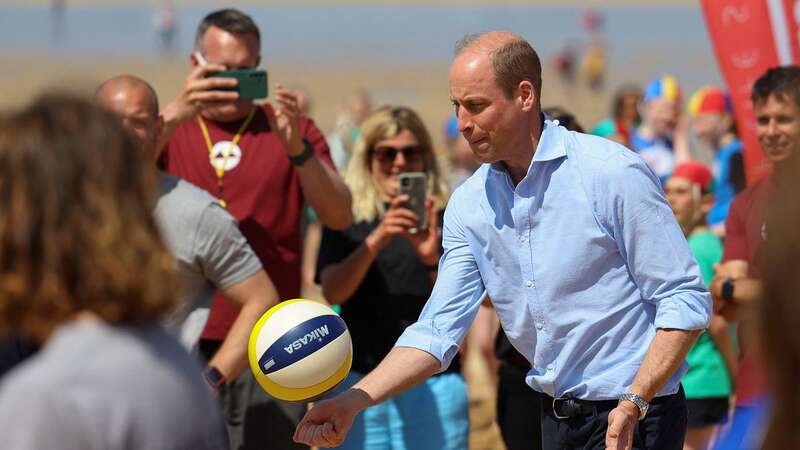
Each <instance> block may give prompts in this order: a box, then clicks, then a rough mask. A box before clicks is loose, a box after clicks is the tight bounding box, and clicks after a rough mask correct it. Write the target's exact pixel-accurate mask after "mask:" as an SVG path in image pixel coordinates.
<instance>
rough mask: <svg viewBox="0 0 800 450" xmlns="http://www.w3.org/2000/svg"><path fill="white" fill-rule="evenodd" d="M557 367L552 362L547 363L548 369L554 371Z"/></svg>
mask: <svg viewBox="0 0 800 450" xmlns="http://www.w3.org/2000/svg"><path fill="white" fill-rule="evenodd" d="M554 368H555V367H554V366H553V365H552V364H548V365H547V370H549V371H552V370H553V369H554Z"/></svg>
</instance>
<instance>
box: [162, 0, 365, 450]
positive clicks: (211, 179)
mask: <svg viewBox="0 0 800 450" xmlns="http://www.w3.org/2000/svg"><path fill="white" fill-rule="evenodd" d="M195 50H196V52H197V53H199V54H200V55H202V58H198V57H197V54H193V55H192V59H191V61H192V66H193V70H192V72H191V73H190V74H189V76H187V78H186V80H185V82H184V86H183V88H182V89H181V91H180V92H179V94H178V95H177V96H176V97H175V98H174V99H173V100H172V101H170V102H169V103H168V104H167V105H166V106H165V107H164V109H163V110H162V114H163V117H164V133H163V134H162V137H161V140H160V142H161V143H165V147H164V150H163V152H162V154H161V164H162V167H163V168H164V170H165V171H166V172H168V173H170V174H172V175H175V176H178V177H180V178H183V179H184V180H186V181H188V182H190V183H192V184H194V185H196V186H198V187H200V188H202V189H205V190H206V191H208V192H209V193H210V194H211V195H213V196H214V197H216V198H217V199H218V200H219V202H220V204H222V205H223V206H225V207H226V209H227V210H228V212H229V213H230V214H231V215H232V216H233V217H234V218H235V219H236V220H237V221H238V222H239V229H240V230H241V232H242V234H243V235H244V237H245V238H247V241H248V243H249V244H250V246H251V247H252V248H253V250H254V251H255V253H256V255H257V256H258V257H259V259H260V260H261V263H262V264H263V267H264V270H265V271H266V272H267V273H269V275H270V277H271V278H272V280H273V281H274V282H275V287H276V288H277V290H278V295H279V297H280V299H282V300H288V299H291V298H297V297H299V296H300V288H301V280H302V271H301V256H302V246H301V241H302V239H301V220H302V215H303V210H304V209H303V208H304V206H305V204H306V203H308V205H310V206H311V207H313V208H314V211H315V212H316V214H317V217H318V218H319V220H320V222H321V223H322V224H323V225H325V226H328V227H329V228H333V229H344V228H347V227H349V226H350V224H351V222H352V215H351V213H350V193H349V192H348V190H347V187H346V186H345V185H344V183H343V182H342V180H341V178H339V175H338V174H337V173H336V169H335V168H334V166H333V162H332V161H331V159H330V154H329V152H328V146H327V144H326V143H325V137H324V136H323V135H322V133H321V132H320V131H319V129H318V128H317V127H316V125H314V122H313V121H312V120H311V119H309V118H308V117H305V116H303V115H302V114H300V111H299V105H298V103H297V98H296V97H295V95H293V94H291V93H289V92H288V91H286V90H284V89H283V88H282V87H281V86H280V85H278V86H277V88H276V89H275V90H274V91H273V92H274V97H273V98H274V99H275V101H276V103H277V106H273V104H271V103H264V104H255V103H253V102H252V101H249V100H240V99H238V94H237V92H236V91H230V90H221V89H225V88H230V87H233V86H235V84H236V80H235V79H231V78H206V75H207V74H209V73H210V72H218V71H222V70H225V69H253V68H256V67H258V65H259V63H260V60H261V57H260V51H261V34H260V31H259V29H258V27H257V26H256V24H255V22H253V19H252V18H251V17H249V16H248V15H246V14H244V13H242V12H241V11H238V10H235V9H222V10H219V11H214V12H212V13H210V14H208V15H207V16H206V17H205V18H203V20H202V21H201V22H200V24H199V25H198V28H197V33H196V38H195ZM201 59H204V60H205V61H207V62H208V64H206V65H203V64H202V61H201ZM276 108H277V110H276ZM238 313H239V311H238V308H237V306H236V305H235V304H234V303H232V302H231V300H230V299H229V298H227V297H226V296H224V295H223V294H222V293H220V292H218V293H217V295H216V297H215V299H214V303H213V305H212V307H211V312H210V315H209V318H208V323H207V325H206V328H205V330H204V331H203V334H202V336H201V341H200V351H201V353H202V354H203V355H204V356H205V357H206V358H207V359H212V358H213V357H214V355H215V354H216V353H217V351H218V350H219V349H220V347H221V346H222V345H223V342H224V340H225V338H226V336H228V334H229V332H230V330H231V327H232V326H233V324H234V322H235V320H236V318H237V316H238ZM221 397H222V400H223V403H224V412H225V418H226V423H227V424H228V435H229V437H230V441H231V447H232V448H233V449H235V450H239V449H251V448H257V449H263V448H270V449H271V450H284V449H298V448H303V447H301V446H299V445H298V444H295V443H293V442H292V439H291V436H292V431H293V428H294V424H295V423H296V421H298V420H299V419H300V417H301V416H302V414H303V412H305V409H306V407H305V405H304V404H302V403H289V402H282V401H278V400H276V399H273V398H272V397H270V396H268V395H267V394H266V392H264V390H263V389H261V387H260V386H259V385H258V384H257V383H256V381H255V378H254V377H253V375H252V373H250V371H247V372H245V373H244V374H243V376H241V377H239V378H238V379H237V380H235V381H233V382H231V383H229V384H228V385H227V386H226V388H225V389H224V390H222V392H221Z"/></svg>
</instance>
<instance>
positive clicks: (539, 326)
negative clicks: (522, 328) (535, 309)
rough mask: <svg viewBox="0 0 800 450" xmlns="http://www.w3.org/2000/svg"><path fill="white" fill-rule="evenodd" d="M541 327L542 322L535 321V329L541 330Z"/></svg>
mask: <svg viewBox="0 0 800 450" xmlns="http://www.w3.org/2000/svg"><path fill="white" fill-rule="evenodd" d="M542 328H544V324H543V323H542V322H536V329H537V330H541V329H542Z"/></svg>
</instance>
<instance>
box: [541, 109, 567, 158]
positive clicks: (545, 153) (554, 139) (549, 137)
mask: <svg viewBox="0 0 800 450" xmlns="http://www.w3.org/2000/svg"><path fill="white" fill-rule="evenodd" d="M563 132H564V130H562V129H561V128H559V126H558V121H557V120H552V121H551V120H549V119H548V120H545V122H544V129H543V130H542V136H541V137H540V138H539V145H538V146H537V147H536V153H534V154H533V161H534V162H540V161H552V160H554V159H558V158H561V157H562V156H567V150H566V148H565V147H566V146H565V143H564V134H563Z"/></svg>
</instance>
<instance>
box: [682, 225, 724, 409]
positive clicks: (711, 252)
mask: <svg viewBox="0 0 800 450" xmlns="http://www.w3.org/2000/svg"><path fill="white" fill-rule="evenodd" d="M688 241H689V248H690V249H691V251H692V254H693V255H694V257H695V259H697V263H698V264H699V265H700V272H701V273H702V274H703V281H704V282H705V283H706V285H708V284H709V283H711V279H712V278H714V268H713V266H714V264H716V263H718V262H719V261H720V260H721V259H722V242H721V241H720V240H719V238H718V237H717V236H716V235H715V234H714V233H712V232H711V231H700V232H697V233H694V234H692V235H691V236H689V239H688ZM686 362H687V363H688V364H689V371H688V372H686V375H685V376H684V377H683V380H682V383H683V388H684V390H685V391H686V398H710V397H727V396H729V395H730V394H731V390H732V386H731V379H730V376H729V374H728V369H727V367H726V366H725V361H724V360H723V359H722V355H720V353H719V351H717V346H716V345H715V344H714V340H713V339H711V335H710V334H709V333H708V330H706V331H703V334H701V335H700V337H699V338H698V339H697V342H696V343H695V344H694V346H693V347H692V349H691V350H690V351H689V354H688V355H686Z"/></svg>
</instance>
